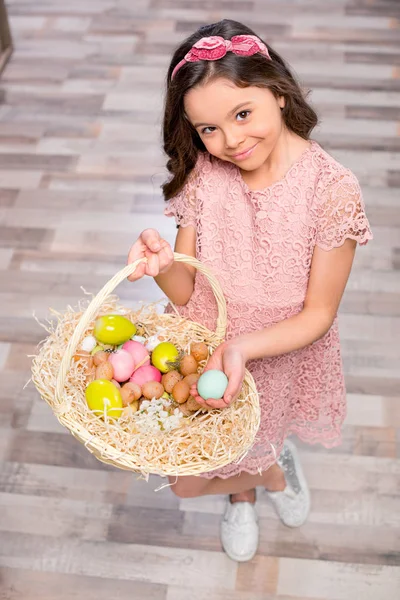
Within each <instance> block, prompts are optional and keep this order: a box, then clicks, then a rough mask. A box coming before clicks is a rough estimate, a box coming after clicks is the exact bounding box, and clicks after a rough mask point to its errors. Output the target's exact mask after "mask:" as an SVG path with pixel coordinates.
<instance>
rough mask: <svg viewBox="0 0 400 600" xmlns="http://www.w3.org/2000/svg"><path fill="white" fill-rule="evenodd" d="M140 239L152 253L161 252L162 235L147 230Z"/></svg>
mask: <svg viewBox="0 0 400 600" xmlns="http://www.w3.org/2000/svg"><path fill="white" fill-rule="evenodd" d="M140 237H141V238H142V241H143V243H144V244H145V245H146V246H147V248H148V249H149V250H151V252H159V251H160V250H161V238H160V234H159V233H158V231H156V230H155V229H145V230H144V231H142V233H141V234H140Z"/></svg>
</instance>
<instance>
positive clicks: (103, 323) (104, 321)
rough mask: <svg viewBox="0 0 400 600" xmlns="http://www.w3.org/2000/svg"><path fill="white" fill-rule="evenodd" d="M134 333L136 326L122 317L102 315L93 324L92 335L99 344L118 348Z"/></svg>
mask: <svg viewBox="0 0 400 600" xmlns="http://www.w3.org/2000/svg"><path fill="white" fill-rule="evenodd" d="M135 333H136V326H135V325H134V324H133V323H131V321H129V319H127V318H126V317H123V316H122V315H104V316H102V317H99V318H98V319H97V320H96V322H95V324H94V331H93V335H94V337H95V338H96V340H97V341H98V342H100V343H101V344H112V345H113V346H118V345H119V344H123V343H124V342H127V341H128V340H129V339H130V338H131V337H132V336H133V335H135Z"/></svg>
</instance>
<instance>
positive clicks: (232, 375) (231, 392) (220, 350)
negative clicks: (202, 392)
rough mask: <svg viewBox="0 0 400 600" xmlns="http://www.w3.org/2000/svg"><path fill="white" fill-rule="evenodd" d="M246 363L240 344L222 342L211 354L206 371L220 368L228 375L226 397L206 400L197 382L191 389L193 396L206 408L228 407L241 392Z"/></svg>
mask: <svg viewBox="0 0 400 600" xmlns="http://www.w3.org/2000/svg"><path fill="white" fill-rule="evenodd" d="M245 364H246V360H245V357H244V354H243V351H242V350H241V349H240V346H239V344H235V341H234V340H232V341H230V342H224V343H223V344H220V345H219V346H218V347H217V348H216V349H215V350H214V352H213V354H212V355H211V357H210V359H209V361H208V363H207V365H206V367H205V369H204V372H205V371H209V370H210V369H218V370H219V371H223V372H224V373H225V375H226V376H227V377H228V387H227V388H226V390H225V393H224V397H223V398H219V399H217V400H214V399H213V398H209V399H208V400H204V399H203V398H202V397H201V396H199V393H198V391H197V385H196V384H194V385H193V386H192V387H191V389H190V394H191V396H193V397H194V398H195V399H196V400H197V402H198V403H199V404H201V405H202V406H204V407H205V408H207V407H211V408H226V407H227V406H229V404H230V403H231V402H232V401H233V400H235V399H236V398H237V396H238V395H239V393H240V390H241V388H242V383H243V379H244V370H245Z"/></svg>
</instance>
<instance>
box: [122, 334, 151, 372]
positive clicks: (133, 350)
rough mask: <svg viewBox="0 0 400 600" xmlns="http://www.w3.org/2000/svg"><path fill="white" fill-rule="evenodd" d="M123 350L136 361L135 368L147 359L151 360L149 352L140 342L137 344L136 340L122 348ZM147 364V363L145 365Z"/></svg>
mask: <svg viewBox="0 0 400 600" xmlns="http://www.w3.org/2000/svg"><path fill="white" fill-rule="evenodd" d="M122 349H123V350H126V351H127V352H129V354H130V355H131V356H132V358H133V360H134V361H135V366H136V365H138V364H139V363H141V362H142V361H143V360H145V359H146V358H150V355H149V351H148V350H147V349H146V348H145V347H144V346H143V344H141V343H140V342H135V341H134V340H128V341H127V342H125V344H124V345H123V346H122ZM143 364H146V363H143Z"/></svg>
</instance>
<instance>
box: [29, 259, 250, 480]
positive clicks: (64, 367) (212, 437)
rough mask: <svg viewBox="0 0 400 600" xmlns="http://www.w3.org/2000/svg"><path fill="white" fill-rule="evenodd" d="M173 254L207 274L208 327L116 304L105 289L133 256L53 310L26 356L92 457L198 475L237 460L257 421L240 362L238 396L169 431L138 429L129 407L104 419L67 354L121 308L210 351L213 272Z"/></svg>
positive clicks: (222, 319) (214, 336) (219, 330)
mask: <svg viewBox="0 0 400 600" xmlns="http://www.w3.org/2000/svg"><path fill="white" fill-rule="evenodd" d="M174 259H175V261H177V262H183V263H185V264H187V265H190V266H192V267H195V268H196V269H197V270H198V271H199V272H201V273H202V274H203V275H205V277H206V278H207V279H208V281H209V283H210V285H211V288H212V290H213V293H214V295H215V298H216V301H217V305H218V319H217V325H216V331H215V332H213V331H210V330H209V329H207V328H206V327H204V326H203V325H201V324H199V323H195V322H193V321H190V320H188V319H186V318H183V317H181V316H180V315H178V314H160V313H159V312H158V311H157V309H156V306H155V305H147V306H143V307H142V308H140V309H139V310H137V311H132V310H131V309H128V308H124V307H123V306H121V305H120V304H119V301H118V298H117V297H116V296H114V295H112V292H113V291H114V290H115V288H116V287H117V285H118V284H119V283H121V282H122V281H124V280H125V279H126V277H128V276H129V275H131V274H132V273H133V272H134V271H135V269H136V268H137V266H138V265H139V264H140V263H141V262H143V261H145V260H146V259H140V260H138V261H136V262H134V263H132V264H130V265H128V266H126V267H124V268H123V269H121V270H120V271H119V272H118V273H117V274H116V275H115V276H114V277H113V278H112V279H110V281H108V283H106V285H105V286H104V287H103V288H102V290H100V292H99V293H98V294H97V296H95V297H94V298H93V300H92V301H91V302H90V304H89V305H88V306H87V308H86V309H85V310H82V309H81V308H79V309H77V310H75V309H72V308H71V307H69V308H68V310H67V311H66V312H65V313H64V314H57V313H54V314H56V315H57V323H55V324H54V323H53V324H52V325H51V327H50V329H49V335H48V337H47V338H46V339H45V340H44V342H42V344H41V346H40V349H39V353H38V354H37V355H36V356H35V357H34V359H33V362H32V380H33V382H34V384H35V386H36V388H37V389H38V391H39V393H40V395H41V396H42V398H43V399H44V400H45V401H46V402H47V403H48V404H49V405H50V407H51V408H52V410H53V412H54V414H55V416H56V417H57V419H58V420H59V422H60V423H61V424H62V425H63V426H64V427H66V428H67V429H68V430H69V431H70V432H71V433H72V435H73V436H74V437H75V438H77V439H78V440H79V441H80V442H81V443H82V444H84V445H85V446H86V448H87V449H88V450H89V451H90V452H91V453H92V454H93V455H94V456H95V457H96V458H97V459H98V460H100V461H102V462H104V463H107V464H111V465H114V466H116V467H118V468H120V469H126V470H130V471H133V472H136V473H141V474H142V475H144V476H147V475H149V474H158V475H162V476H166V475H172V476H173V475H176V476H181V475H200V474H201V473H205V472H209V471H213V470H214V469H218V468H220V467H223V466H225V465H227V464H230V463H233V462H240V460H242V459H243V457H244V456H245V455H246V453H247V451H248V450H249V448H250V447H251V446H252V444H253V442H254V438H255V436H256V433H257V430H258V428H259V424H260V409H259V398H258V394H257V390H256V387H255V383H254V380H253V377H252V376H251V374H250V373H249V372H248V371H247V370H246V371H245V378H244V382H243V386H242V389H241V393H240V395H239V398H238V399H237V400H235V402H233V403H231V405H230V406H229V407H228V408H226V409H222V410H210V411H209V412H206V413H196V414H195V415H192V416H190V417H184V418H182V419H181V420H180V425H179V426H178V427H177V428H176V429H173V430H172V431H169V432H165V431H155V432H154V431H152V432H151V434H149V432H145V431H143V430H140V429H138V428H137V426H136V425H135V415H131V416H130V417H127V418H121V419H119V420H116V421H114V420H107V419H106V420H104V419H103V418H100V417H98V416H96V415H95V414H94V413H93V412H92V411H90V410H89V408H88V406H87V403H86V399H85V388H86V385H87V374H86V372H85V368H84V365H83V364H82V363H81V362H79V361H78V362H75V361H74V360H73V357H74V355H75V353H76V351H77V349H78V348H79V346H80V344H81V342H82V340H83V339H84V338H85V337H86V336H87V335H91V334H92V332H93V328H94V323H95V320H96V319H97V318H98V317H99V316H101V315H105V314H115V313H118V314H123V315H124V316H125V317H127V318H128V319H130V320H131V321H132V322H133V323H135V324H139V327H140V328H141V331H142V332H144V333H145V334H146V335H149V336H150V335H154V334H156V333H157V332H159V330H160V329H162V330H164V331H166V332H167V334H166V335H167V339H168V341H170V342H172V343H173V344H175V345H176V346H177V348H178V349H179V350H181V351H183V352H188V351H189V349H190V345H191V344H192V343H194V342H205V343H206V344H207V346H208V348H209V351H210V352H212V351H213V350H214V349H215V348H216V347H217V346H218V345H219V344H221V343H222V342H223V341H224V338H225V333H226V319H227V313H226V302H225V299H224V296H223V293H222V290H221V287H220V285H219V283H218V281H217V279H216V278H215V277H214V275H213V274H212V273H211V272H210V270H209V269H208V268H207V267H206V266H205V265H203V264H202V263H201V262H199V261H198V260H196V259H194V258H192V257H190V256H186V255H183V254H178V253H175V254H174ZM53 312H54V311H53ZM204 365H205V361H204V362H203V364H201V363H200V367H199V372H200V371H201V370H202V369H203V368H204Z"/></svg>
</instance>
